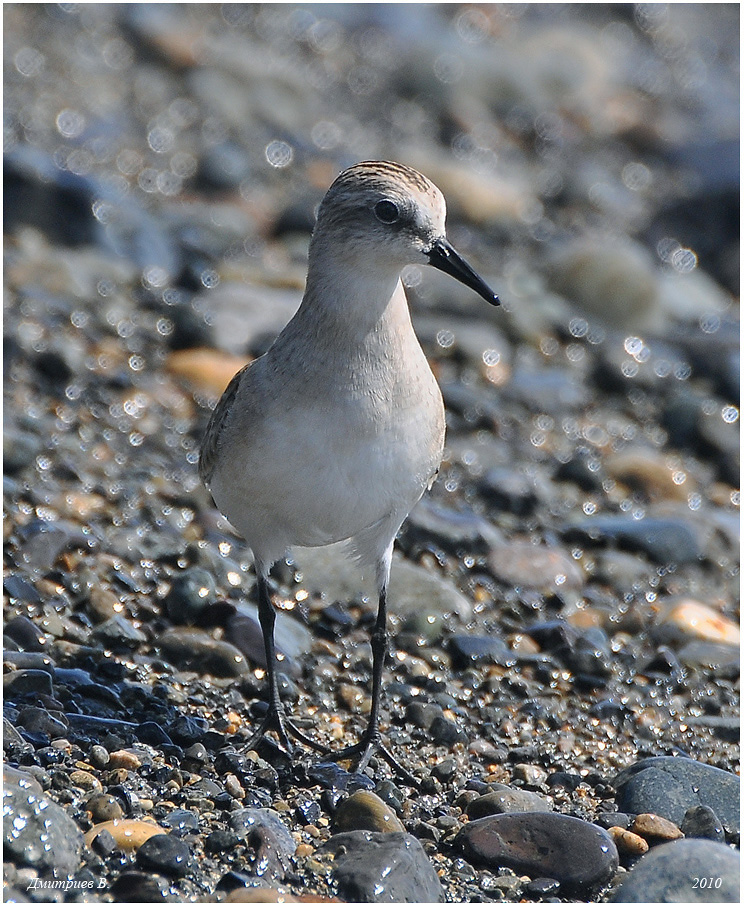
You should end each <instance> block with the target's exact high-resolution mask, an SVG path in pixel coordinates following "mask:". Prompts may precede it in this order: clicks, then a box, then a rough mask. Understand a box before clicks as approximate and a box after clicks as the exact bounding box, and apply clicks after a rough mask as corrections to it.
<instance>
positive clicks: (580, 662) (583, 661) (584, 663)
mask: <svg viewBox="0 0 744 907" xmlns="http://www.w3.org/2000/svg"><path fill="white" fill-rule="evenodd" d="M566 664H567V665H568V667H569V668H571V670H572V671H574V672H575V673H577V674H587V675H589V676H592V677H609V676H610V674H611V673H612V667H611V665H612V653H611V651H610V640H609V639H608V637H607V634H606V633H605V631H604V630H603V629H602V628H601V627H590V628H589V629H588V630H585V631H584V632H583V633H582V634H581V635H580V636H579V638H578V639H577V640H576V642H575V643H574V645H573V647H572V648H571V649H570V651H569V652H568V653H567V655H566Z"/></svg>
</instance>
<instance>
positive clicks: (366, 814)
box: [333, 790, 405, 832]
mask: <svg viewBox="0 0 744 907" xmlns="http://www.w3.org/2000/svg"><path fill="white" fill-rule="evenodd" d="M333 819H334V822H335V826H336V829H337V830H338V831H379V832H394V831H405V829H404V828H403V823H402V822H401V821H400V819H399V818H398V817H397V816H396V815H395V813H394V812H393V810H392V809H391V808H390V807H389V806H388V805H387V803H385V802H384V801H383V800H381V799H380V798H379V797H378V796H377V794H375V793H373V792H372V791H366V790H359V791H356V793H353V794H352V795H351V796H350V797H347V799H346V800H344V801H343V802H342V803H341V804H340V805H339V807H338V809H337V810H336V815H335V816H334V817H333Z"/></svg>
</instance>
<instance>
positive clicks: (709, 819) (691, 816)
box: [680, 806, 726, 843]
mask: <svg viewBox="0 0 744 907" xmlns="http://www.w3.org/2000/svg"><path fill="white" fill-rule="evenodd" d="M680 828H681V830H682V833H683V834H684V836H685V837H686V838H709V839H710V840H711V841H720V842H721V843H723V842H724V841H725V838H726V836H725V834H724V831H723V825H722V824H721V820H720V819H719V818H718V816H717V815H716V814H715V813H714V812H713V810H712V809H711V808H710V806H691V807H690V808H689V809H688V810H687V812H686V813H685V817H684V819H683V820H682V824H681V826H680Z"/></svg>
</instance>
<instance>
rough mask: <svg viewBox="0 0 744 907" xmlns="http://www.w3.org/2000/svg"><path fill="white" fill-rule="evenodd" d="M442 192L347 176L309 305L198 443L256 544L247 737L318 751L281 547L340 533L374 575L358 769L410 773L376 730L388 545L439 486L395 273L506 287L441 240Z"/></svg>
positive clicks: (423, 386) (433, 409) (326, 211)
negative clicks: (286, 625)
mask: <svg viewBox="0 0 744 907" xmlns="http://www.w3.org/2000/svg"><path fill="white" fill-rule="evenodd" d="M444 222H445V202H444V198H443V196H442V193H441V192H440V191H439V189H437V187H436V186H435V185H434V184H433V183H432V182H430V181H429V180H428V179H427V178H426V177H425V176H423V175H422V174H420V173H418V172H417V171H416V170H413V169H411V168H409V167H405V166H403V165H401V164H397V163H393V162H388V161H367V162H363V163H360V164H355V165H354V166H353V167H350V168H349V169H348V170H345V171H344V172H343V173H341V174H340V175H339V176H338V177H337V179H336V180H335V182H334V183H333V184H332V186H331V187H330V189H329V190H328V192H327V193H326V195H325V197H324V198H323V201H322V203H321V205H320V208H319V210H318V218H317V224H316V226H315V229H314V231H313V236H312V239H311V241H310V249H309V262H308V275H307V284H306V288H305V295H304V296H303V299H302V303H301V305H300V307H299V309H298V310H297V313H296V314H295V315H294V317H293V318H292V320H291V321H290V322H289V323H288V324H287V325H286V327H285V328H284V330H283V331H282V332H281V333H280V334H279V336H278V337H277V338H276V340H275V341H274V344H273V345H272V346H271V348H270V349H269V350H268V351H267V352H266V353H265V354H264V355H263V356H261V357H260V358H259V359H256V360H255V362H252V363H251V364H250V365H249V366H247V367H246V368H244V369H242V370H241V371H239V372H238V373H237V374H236V375H235V377H234V378H233V379H232V381H231V382H230V384H229V385H228V387H227V389H226V390H225V392H224V394H223V395H222V398H221V399H220V401H219V402H218V404H217V406H216V408H215V409H214V411H213V413H212V416H211V419H210V420H209V425H208V427H207V430H206V434H205V436H204V438H203V441H202V446H201V455H200V460H199V473H200V475H201V478H202V480H203V481H204V483H205V484H206V486H207V487H208V488H209V490H210V492H211V494H212V497H213V498H214V501H215V503H216V505H217V507H218V508H219V509H220V511H221V512H222V513H223V514H224V515H225V516H226V517H227V518H228V519H229V521H230V522H231V523H232V525H233V526H234V527H235V528H236V529H237V530H238V532H239V533H240V534H241V535H242V536H243V537H244V538H245V539H246V541H247V543H248V545H249V546H250V548H251V550H252V551H253V557H254V564H255V571H256V577H257V587H258V606H259V619H260V623H261V629H262V631H263V638H264V646H265V649H266V663H267V675H268V685H269V689H268V695H269V702H268V711H267V713H266V716H265V718H264V720H263V722H262V723H261V725H260V727H259V729H258V731H257V732H256V734H255V736H254V738H253V740H252V741H251V743H254V742H256V741H257V740H259V739H260V738H261V737H262V736H264V735H265V734H266V733H267V732H269V731H273V732H275V733H276V734H277V736H278V738H279V740H280V742H281V744H282V745H283V746H284V747H285V748H286V749H287V751H288V752H290V753H291V752H292V749H293V748H292V744H291V743H290V737H294V738H295V739H297V740H299V741H301V742H302V743H303V744H305V745H307V746H310V747H312V748H314V749H316V750H320V751H323V752H327V748H326V747H323V746H321V745H320V744H318V743H317V742H316V741H314V740H312V739H310V738H309V737H307V736H306V735H305V734H304V733H303V732H302V731H300V729H299V728H297V727H296V725H295V724H293V723H292V721H291V720H290V719H289V717H288V716H287V714H286V712H285V709H284V705H283V704H282V701H281V699H280V696H279V687H278V682H277V664H276V654H275V647H274V620H275V612H274V608H273V606H272V603H271V595H270V591H269V585H268V576H269V570H270V569H271V566H272V565H273V564H274V563H275V562H276V561H277V560H278V559H280V558H282V557H284V556H285V554H286V553H287V551H288V549H290V548H292V547H294V546H298V547H310V548H313V547H322V546H325V545H331V544H333V543H336V542H341V541H346V542H348V544H349V548H350V553H351V554H353V555H354V556H356V557H357V558H358V560H359V562H360V563H361V564H362V565H363V566H367V567H371V568H373V569H374V570H375V576H376V581H377V591H378V602H379V604H378V612H377V620H376V623H375V628H374V631H373V633H372V639H371V644H372V655H373V667H372V705H371V712H370V716H369V722H368V725H367V729H366V731H365V732H364V734H363V735H362V737H361V739H360V741H359V742H358V743H356V744H354V745H353V746H350V747H346V748H345V749H342V750H340V751H337V752H335V753H333V754H332V755H331V756H330V758H331V759H333V760H335V761H338V760H342V759H344V760H345V759H353V760H355V762H356V767H357V770H359V771H361V770H363V769H364V768H365V767H366V766H367V764H368V763H369V760H370V758H371V757H372V756H373V755H377V756H379V757H381V758H383V759H384V760H385V761H386V762H388V764H389V765H390V766H391V767H392V768H393V769H394V770H395V771H397V772H399V773H400V774H401V775H403V776H404V777H405V778H407V779H408V780H410V781H411V782H413V780H414V779H413V778H412V776H411V775H410V774H409V773H408V772H407V771H406V770H405V769H403V768H402V766H401V765H400V764H399V763H398V762H397V760H396V759H395V758H394V756H393V755H392V753H391V752H390V751H389V750H388V749H387V748H386V747H385V746H384V744H383V742H382V739H381V735H380V730H379V712H380V694H381V682H382V670H383V664H384V661H385V657H386V654H387V648H388V637H387V628H386V612H387V586H388V579H389V576H390V564H391V558H392V552H393V541H394V539H395V536H396V534H397V532H398V530H399V529H400V526H401V524H402V523H403V521H404V520H405V518H406V517H407V516H408V514H409V512H410V511H411V509H412V508H413V506H414V505H415V504H416V502H417V501H418V500H419V498H420V497H421V496H422V495H423V493H424V492H425V491H426V490H427V489H428V488H429V487H430V486H431V484H432V482H433V481H434V478H435V477H436V474H437V471H438V469H439V464H440V462H441V459H442V452H443V447H444V405H443V403H442V395H441V392H440V390H439V386H438V385H437V382H436V380H435V378H434V376H433V374H432V372H431V369H430V368H429V364H428V362H427V361H426V357H425V356H424V353H423V351H422V349H421V346H420V345H419V342H418V339H417V338H416V335H415V333H414V330H413V326H412V324H411V318H410V314H409V310H408V303H407V300H406V296H405V292H404V290H403V284H402V283H401V279H400V274H401V270H402V269H403V268H404V267H405V266H406V265H408V264H411V263H413V264H419V263H428V264H430V265H432V266H433V267H435V268H438V269H439V270H441V271H444V272H445V273H447V274H450V275H451V276H452V277H454V278H455V279H457V280H459V281H461V282H462V283H463V284H465V285H466V286H467V287H470V288H471V289H472V290H474V291H475V292H476V293H478V294H479V295H480V296H482V297H483V298H484V299H485V300H486V301H487V302H489V303H491V304H492V305H498V304H499V300H498V297H497V296H496V295H495V293H493V291H492V290H491V289H490V288H489V287H488V286H487V285H486V283H485V282H484V281H483V280H482V279H481V278H480V277H479V276H478V274H476V272H475V271H474V270H473V269H472V268H471V267H470V265H469V264H468V263H467V262H466V261H464V260H463V258H461V256H460V255H458V253H457V252H456V251H455V250H454V249H453V248H452V246H451V245H450V244H449V243H448V241H447V238H446V235H445V226H444Z"/></svg>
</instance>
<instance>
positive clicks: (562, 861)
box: [453, 812, 618, 896]
mask: <svg viewBox="0 0 744 907" xmlns="http://www.w3.org/2000/svg"><path fill="white" fill-rule="evenodd" d="M453 847H454V848H455V850H457V851H459V852H460V853H462V854H463V856H464V857H465V859H466V860H468V861H469V862H470V863H473V865H476V866H483V867H485V868H487V869H489V870H491V871H495V870H497V869H499V868H503V867H506V868H508V869H513V870H514V872H516V873H517V874H518V875H528V876H532V877H533V878H551V879H556V880H557V881H558V882H560V884H561V890H562V891H563V892H564V893H565V894H567V895H568V894H574V895H577V896H578V895H586V894H587V892H590V891H591V890H593V889H595V888H597V887H599V886H601V885H604V884H605V883H606V882H608V881H609V880H610V878H611V877H612V875H613V873H614V872H615V870H616V869H617V866H618V854H617V848H616V847H615V844H614V842H613V840H612V838H611V837H610V835H609V834H608V833H607V832H606V831H604V829H601V828H599V827H597V826H596V825H591V824H590V823H589V822H584V821H582V820H581V819H576V818H574V817H572V816H563V815H559V814H558V813H551V812H536V813H519V814H515V813H512V814H506V815H502V816H488V817H486V818H484V819H476V820H475V821H474V822H468V824H467V825H466V826H465V827H464V828H463V829H462V830H461V831H460V832H459V833H458V835H457V837H456V838H455V840H454V842H453Z"/></svg>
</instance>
